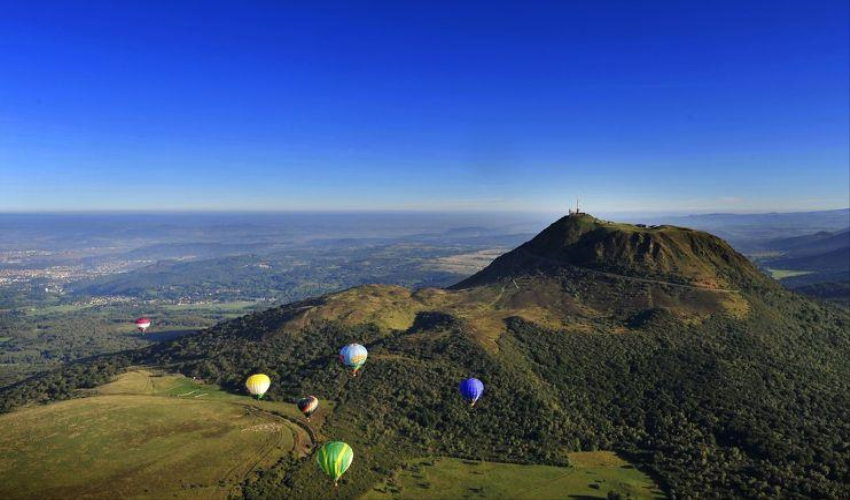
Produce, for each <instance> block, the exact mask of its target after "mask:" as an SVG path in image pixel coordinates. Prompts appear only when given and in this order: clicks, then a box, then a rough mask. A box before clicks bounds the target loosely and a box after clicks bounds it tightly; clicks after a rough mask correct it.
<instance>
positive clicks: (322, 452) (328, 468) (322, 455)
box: [316, 441, 354, 486]
mask: <svg viewBox="0 0 850 500" xmlns="http://www.w3.org/2000/svg"><path fill="white" fill-rule="evenodd" d="M352 460H354V451H353V450H352V449H351V446H348V445H347V444H345V443H343V442H342V441H332V442H330V443H327V444H325V445H324V446H322V447H321V448H320V449H319V453H317V454H316V462H317V463H318V464H319V467H320V468H321V469H322V470H323V471H325V474H327V475H329V476H330V477H331V479H333V480H334V486H336V485H337V482H338V481H339V478H341V477H342V475H343V474H345V471H346V470H348V467H349V466H350V465H351V461H352Z"/></svg>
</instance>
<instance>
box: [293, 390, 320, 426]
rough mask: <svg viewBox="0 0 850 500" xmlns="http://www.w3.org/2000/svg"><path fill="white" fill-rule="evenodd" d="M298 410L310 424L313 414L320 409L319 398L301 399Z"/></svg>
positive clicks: (308, 397)
mask: <svg viewBox="0 0 850 500" xmlns="http://www.w3.org/2000/svg"><path fill="white" fill-rule="evenodd" d="M298 409H299V410H301V413H303V414H304V416H305V417H307V421H308V422H309V421H310V417H311V416H313V413H314V412H315V411H316V410H318V409H319V398H317V397H316V396H307V397H306V398H302V399H299V400H298Z"/></svg>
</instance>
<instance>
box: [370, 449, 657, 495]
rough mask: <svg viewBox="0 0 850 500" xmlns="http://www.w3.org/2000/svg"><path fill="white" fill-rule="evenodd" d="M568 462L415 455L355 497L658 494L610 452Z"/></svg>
mask: <svg viewBox="0 0 850 500" xmlns="http://www.w3.org/2000/svg"><path fill="white" fill-rule="evenodd" d="M569 457H570V463H571V466H570V467H552V466H548V465H519V464H506V463H495V462H478V461H472V460H460V459H456V458H437V459H420V460H418V461H415V462H411V463H410V464H408V465H407V466H406V467H404V468H402V469H401V470H398V471H395V472H393V474H392V476H391V477H390V479H388V480H387V481H385V482H383V483H381V484H378V485H376V486H375V487H374V488H373V489H372V491H370V492H369V493H367V494H365V495H364V496H362V497H361V499H360V500H389V499H393V500H419V499H421V500H440V499H485V498H488V499H500V500H507V499H512V500H547V499H566V498H576V499H590V498H607V495H608V493H609V492H611V491H613V492H617V493H620V494H622V496H623V498H633V499H651V498H664V495H663V493H662V492H661V491H660V490H659V489H658V487H657V486H656V485H655V483H654V482H653V481H652V480H651V479H650V478H649V477H647V476H646V475H645V474H644V473H642V472H640V471H639V470H637V469H635V468H634V467H633V466H631V465H630V464H629V463H628V462H626V461H625V460H623V459H622V458H620V457H618V456H617V455H616V454H614V453H613V452H605V451H599V452H581V453H572V454H570V455H569Z"/></svg>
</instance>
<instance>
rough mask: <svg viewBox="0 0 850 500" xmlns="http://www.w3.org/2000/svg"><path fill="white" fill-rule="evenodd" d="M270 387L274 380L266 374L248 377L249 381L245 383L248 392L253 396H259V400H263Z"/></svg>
mask: <svg viewBox="0 0 850 500" xmlns="http://www.w3.org/2000/svg"><path fill="white" fill-rule="evenodd" d="M270 385H272V380H271V379H270V378H269V376H268V375H266V374H265V373H258V374H256V375H251V376H250V377H248V380H246V381H245V387H247V388H248V392H250V393H251V395H253V396H257V399H261V398H262V397H263V394H265V393H266V391H267V390H269V386H270Z"/></svg>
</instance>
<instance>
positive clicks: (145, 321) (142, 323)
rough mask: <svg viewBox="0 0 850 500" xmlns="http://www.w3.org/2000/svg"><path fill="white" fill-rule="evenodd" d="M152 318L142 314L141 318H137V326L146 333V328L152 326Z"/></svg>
mask: <svg viewBox="0 0 850 500" xmlns="http://www.w3.org/2000/svg"><path fill="white" fill-rule="evenodd" d="M150 326H151V320H150V319H149V318H146V317H144V316H142V317H141V318H139V319H137V320H136V328H138V329H139V331H140V332H142V333H145V330H147V329H148V328H150Z"/></svg>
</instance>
